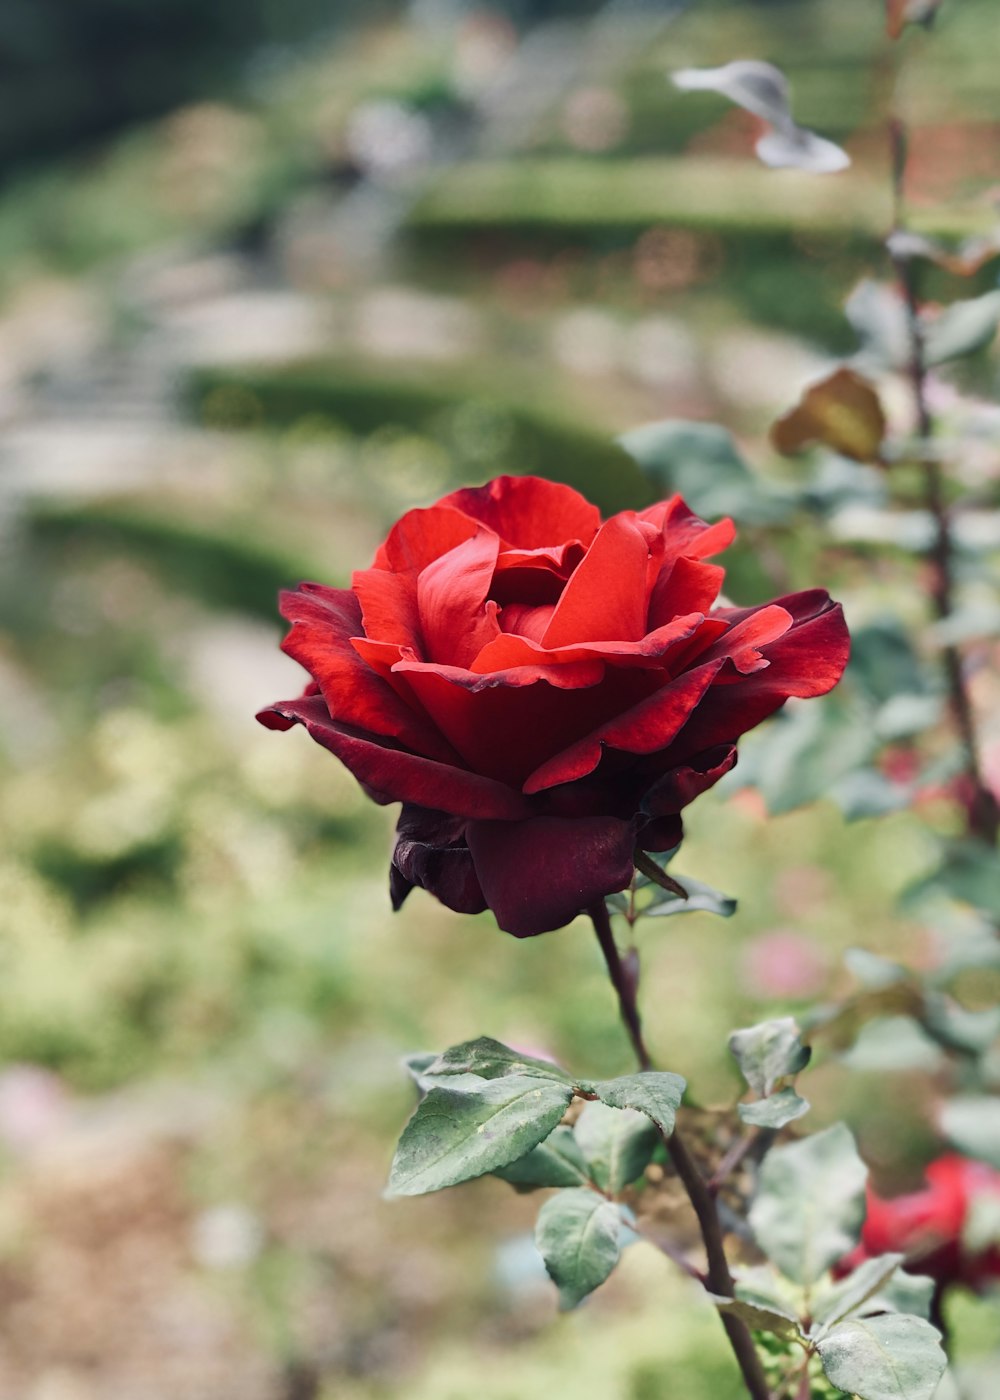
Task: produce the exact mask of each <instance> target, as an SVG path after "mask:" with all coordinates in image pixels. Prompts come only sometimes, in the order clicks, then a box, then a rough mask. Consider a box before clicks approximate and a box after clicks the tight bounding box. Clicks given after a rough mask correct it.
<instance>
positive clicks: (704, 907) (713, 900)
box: [642, 875, 736, 919]
mask: <svg viewBox="0 0 1000 1400" xmlns="http://www.w3.org/2000/svg"><path fill="white" fill-rule="evenodd" d="M676 878H677V882H678V884H680V885H683V886H684V889H685V890H686V891H687V898H686V899H682V898H681V897H680V895H679V894H674V893H673V892H672V891H671V890H657V896H656V898H655V899H654V900H653V901H652V903H651V904H647V905H646V906H645V908H644V909H643V911H642V914H643V917H644V918H645V917H646V916H647V915H650V916H652V917H653V918H666V917H667V916H669V915H671V914H718V915H719V916H720V917H721V918H723V919H729V918H732V916H733V915H734V914H735V913H736V900H735V899H733V897H732V895H728V894H723V893H722V892H721V891H720V890H716V889H713V888H712V886H711V885H706V884H705V883H704V882H703V881H702V880H692V879H691V877H690V875H678V876H677V877H676Z"/></svg>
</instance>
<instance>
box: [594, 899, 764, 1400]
mask: <svg viewBox="0 0 1000 1400" xmlns="http://www.w3.org/2000/svg"><path fill="white" fill-rule="evenodd" d="M587 912H588V914H589V915H590V918H591V920H592V922H593V925H594V930H595V932H596V933H597V941H598V943H599V944H600V945H601V952H602V953H603V954H604V961H605V963H606V964H607V968H608V976H609V978H610V979H611V985H612V986H613V987H614V989H615V992H616V994H617V996H618V1009H619V1012H620V1013H621V1018H622V1022H623V1024H624V1026H625V1029H626V1031H627V1032H628V1036H629V1039H630V1040H631V1042H632V1047H633V1049H634V1050H635V1055H636V1059H637V1060H638V1062H639V1068H640V1070H642V1071H643V1072H645V1071H647V1070H651V1069H652V1068H653V1061H652V1059H651V1057H650V1054H649V1051H648V1050H647V1049H646V1045H645V1042H644V1041H643V1038H642V1024H641V1021H640V1019H639V1008H638V1006H637V1004H636V992H637V990H638V988H637V985H636V983H637V978H636V976H634V975H631V976H630V975H629V973H628V972H627V971H626V970H625V968H624V966H623V965H622V961H621V957H620V956H619V953H618V948H617V945H616V944H615V938H614V933H613V931H612V928H611V919H610V918H609V916H608V910H607V905H606V904H605V903H604V901H603V899H602V900H598V901H597V902H596V903H594V904H592V905H591V906H590V908H589V909H588V911H587ZM662 1137H663V1143H664V1146H665V1147H666V1149H667V1154H668V1156H669V1157H670V1160H671V1162H672V1163H673V1166H674V1170H675V1171H676V1173H677V1177H678V1179H679V1181H680V1183H681V1185H682V1186H683V1187H684V1190H685V1192H686V1194H687V1198H688V1200H689V1201H690V1202H691V1207H692V1209H693V1210H694V1213H695V1216H696V1217H697V1220H698V1226H699V1229H700V1230H701V1238H702V1242H703V1243H704V1246H705V1255H706V1258H707V1261H708V1270H707V1273H706V1275H705V1278H704V1283H705V1287H706V1288H707V1289H708V1290H709V1292H711V1293H715V1294H717V1295H718V1296H719V1297H722V1298H733V1297H735V1296H736V1289H735V1287H734V1285H733V1276H732V1274H731V1273H730V1272H729V1265H728V1263H727V1262H726V1252H725V1247H724V1245H723V1239H722V1227H721V1225H720V1224H719V1215H718V1211H717V1210H716V1205H715V1198H714V1196H713V1194H712V1192H711V1191H710V1190H709V1187H708V1182H707V1181H706V1180H705V1178H704V1177H703V1176H702V1174H701V1172H700V1171H699V1169H698V1167H697V1165H696V1164H695V1162H694V1159H693V1158H692V1157H691V1154H690V1153H689V1152H688V1150H687V1147H686V1146H685V1145H684V1140H683V1138H682V1137H681V1135H680V1133H679V1132H677V1131H676V1129H675V1130H674V1132H673V1133H671V1134H670V1135H669V1137H668V1136H667V1135H666V1134H665V1133H664V1134H662ZM720 1316H721V1318H722V1325H723V1327H724V1328H725V1330H726V1335H727V1337H728V1338H729V1345H730V1346H731V1347H732V1349H733V1355H734V1356H735V1357H736V1361H737V1363H738V1365H739V1368H740V1371H741V1372H742V1374H743V1382H744V1384H745V1385H746V1388H747V1392H748V1394H749V1395H750V1396H751V1397H752V1400H771V1392H770V1389H769V1387H768V1384H767V1378H766V1377H765V1375H764V1370H763V1367H762V1366H761V1364H760V1357H759V1356H758V1355H757V1349H756V1347H755V1346H754V1343H753V1338H752V1337H751V1335H750V1331H749V1329H748V1328H747V1326H746V1324H745V1323H744V1322H742V1321H741V1320H740V1319H739V1318H738V1317H733V1316H731V1315H729V1314H725V1313H723V1314H720Z"/></svg>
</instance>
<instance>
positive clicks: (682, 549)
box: [639, 496, 736, 566]
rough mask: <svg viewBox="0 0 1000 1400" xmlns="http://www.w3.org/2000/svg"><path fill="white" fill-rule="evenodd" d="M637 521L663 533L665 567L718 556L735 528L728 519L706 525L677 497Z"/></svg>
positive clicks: (661, 503) (646, 511)
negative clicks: (647, 523)
mask: <svg viewBox="0 0 1000 1400" xmlns="http://www.w3.org/2000/svg"><path fill="white" fill-rule="evenodd" d="M639 518H640V520H648V521H650V522H651V523H652V524H653V525H655V526H656V528H657V529H658V530H661V531H662V532H663V543H664V550H665V554H664V564H665V565H667V566H669V565H670V564H672V563H673V561H674V560H675V559H679V558H681V557H682V556H683V557H684V558H687V559H708V558H710V557H711V556H712V555H713V554H719V553H720V552H721V551H722V550H723V549H726V548H727V547H728V546H729V545H731V544H732V542H733V540H734V539H735V538H736V526H735V525H734V524H733V522H732V521H731V520H730V519H729V518H728V516H727V517H725V518H723V519H722V520H718V521H716V523H715V524H714V525H709V524H707V523H706V521H704V520H702V518H701V516H699V515H695V513H694V511H693V510H691V509H690V508H689V507H688V506H687V505H686V504H685V502H684V501H683V500H682V499H681V497H680V496H671V497H670V499H669V500H668V501H661V502H660V503H659V505H655V506H650V507H649V509H648V510H644V511H642V512H640V516H639Z"/></svg>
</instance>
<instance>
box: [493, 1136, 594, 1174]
mask: <svg viewBox="0 0 1000 1400" xmlns="http://www.w3.org/2000/svg"><path fill="white" fill-rule="evenodd" d="M493 1175H494V1176H498V1177H500V1179H501V1180H502V1181H507V1182H509V1183H510V1184H511V1186H517V1187H519V1188H521V1189H523V1190H536V1189H537V1188H539V1187H543V1186H586V1184H587V1182H588V1181H589V1180H590V1175H589V1173H588V1171H587V1163H586V1161H585V1160H584V1156H583V1153H582V1152H581V1151H580V1148H579V1146H578V1144H577V1140H576V1137H575V1136H574V1133H573V1129H572V1128H568V1127H566V1126H565V1125H563V1124H560V1125H559V1127H557V1128H554V1129H553V1130H552V1132H551V1133H550V1134H549V1136H548V1137H547V1138H546V1139H545V1141H544V1142H540V1143H539V1144H538V1146H537V1147H534V1148H532V1150H531V1151H530V1152H529V1153H528V1154H527V1156H526V1157H519V1158H518V1160H517V1161H516V1162H510V1163H508V1165H507V1166H506V1167H498V1168H497V1169H496V1171H495V1172H494V1173H493Z"/></svg>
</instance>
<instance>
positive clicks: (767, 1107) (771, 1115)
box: [737, 1089, 809, 1128]
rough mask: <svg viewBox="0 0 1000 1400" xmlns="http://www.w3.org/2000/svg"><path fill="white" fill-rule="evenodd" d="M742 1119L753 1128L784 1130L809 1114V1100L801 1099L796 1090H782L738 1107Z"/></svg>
mask: <svg viewBox="0 0 1000 1400" xmlns="http://www.w3.org/2000/svg"><path fill="white" fill-rule="evenodd" d="M737 1109H738V1111H739V1115H740V1118H741V1119H742V1121H743V1122H744V1123H747V1124H749V1126H750V1127H751V1128H784V1127H785V1126H786V1125H787V1124H788V1123H794V1122H795V1120H796V1118H801V1117H802V1115H803V1114H804V1113H808V1112H809V1100H808V1099H803V1098H801V1097H800V1096H799V1095H798V1094H797V1093H796V1092H795V1090H794V1089H780V1090H779V1091H778V1093H776V1094H771V1095H770V1096H769V1097H768V1098H766V1099H758V1100H757V1102H756V1103H741V1104H738V1105H737Z"/></svg>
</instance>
